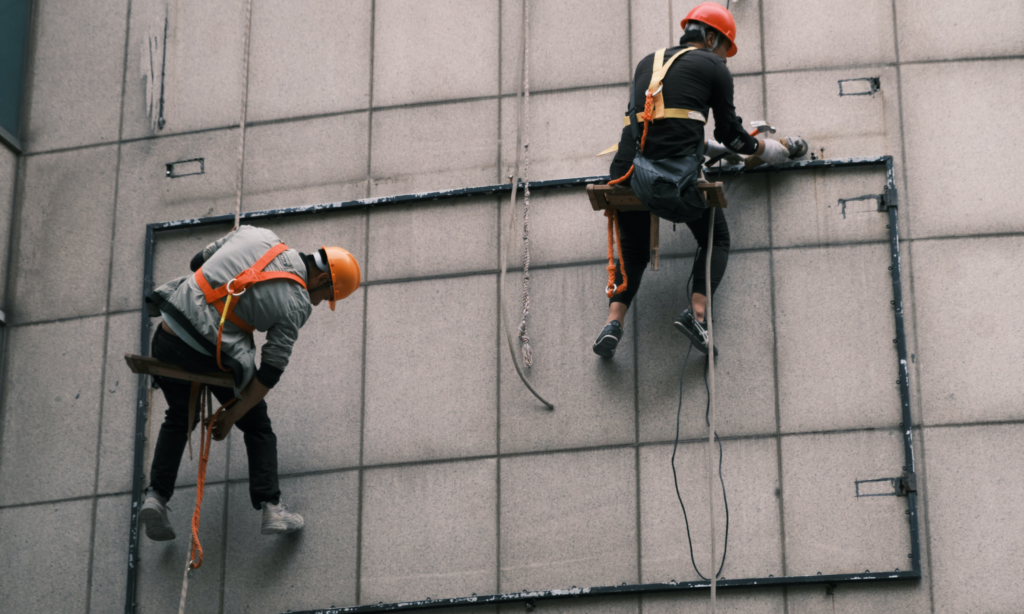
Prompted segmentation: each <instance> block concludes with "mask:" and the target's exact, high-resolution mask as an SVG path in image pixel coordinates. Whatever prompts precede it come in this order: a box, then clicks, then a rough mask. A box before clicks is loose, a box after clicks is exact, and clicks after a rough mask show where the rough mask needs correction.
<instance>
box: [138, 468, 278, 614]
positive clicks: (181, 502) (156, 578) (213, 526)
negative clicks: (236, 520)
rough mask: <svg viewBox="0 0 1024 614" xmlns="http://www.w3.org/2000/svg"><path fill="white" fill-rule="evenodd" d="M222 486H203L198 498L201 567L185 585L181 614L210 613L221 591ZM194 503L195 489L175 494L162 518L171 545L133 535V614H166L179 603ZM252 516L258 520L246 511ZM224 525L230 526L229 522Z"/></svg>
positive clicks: (255, 514) (217, 601) (222, 547)
mask: <svg viewBox="0 0 1024 614" xmlns="http://www.w3.org/2000/svg"><path fill="white" fill-rule="evenodd" d="M225 490H226V488H225V486H224V484H213V483H208V484H207V485H206V488H205V490H204V493H203V510H202V520H201V523H200V525H199V543H200V544H202V546H203V566H202V567H200V568H199V569H198V570H196V571H194V572H193V573H192V577H191V578H189V581H188V595H187V601H186V602H185V611H187V612H204V611H210V609H212V608H210V606H211V604H219V603H220V597H221V594H222V591H223V588H224V582H223V578H224V523H225V516H224V507H225V500H224V499H225ZM195 501H196V489H195V487H188V488H178V489H176V490H175V496H174V497H173V498H172V499H171V512H170V513H169V514H168V517H169V518H170V521H171V526H172V527H174V533H175V539H173V540H171V541H163V542H155V541H150V539H149V538H148V537H146V534H145V531H141V530H140V532H139V563H138V583H139V584H138V589H137V591H136V593H135V598H136V603H137V604H138V606H137V607H136V610H135V611H136V612H138V613H139V614H152V613H157V612H166V611H167V606H168V604H172V605H173V604H176V603H178V602H179V601H180V600H181V581H182V579H183V577H184V572H185V564H186V563H188V561H189V553H190V544H191V542H192V526H191V522H192V511H193V508H194V506H195ZM126 511H127V510H122V513H125V512H126ZM250 511H251V512H252V514H253V516H257V517H258V514H257V512H256V511H254V510H250ZM229 522H230V520H229Z"/></svg>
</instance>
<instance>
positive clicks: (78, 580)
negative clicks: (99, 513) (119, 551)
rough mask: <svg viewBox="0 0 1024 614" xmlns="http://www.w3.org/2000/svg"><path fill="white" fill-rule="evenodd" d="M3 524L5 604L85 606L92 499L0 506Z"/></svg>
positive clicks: (34, 608) (27, 608)
mask: <svg viewBox="0 0 1024 614" xmlns="http://www.w3.org/2000/svg"><path fill="white" fill-rule="evenodd" d="M0 526H2V527H3V528H4V530H3V531H0V547H3V549H4V552H5V558H6V559H7V560H6V563H5V564H4V567H5V573H3V574H0V594H3V596H4V609H5V610H8V609H9V610H10V611H15V612H47V611H61V612H85V608H86V603H87V600H88V590H87V588H86V587H87V583H88V577H89V556H90V553H89V534H90V531H91V526H92V501H89V500H83V501H66V502H63V503H48V504H43V505H33V506H28V507H13V508H6V509H0ZM125 536H126V537H127V533H126V534H125Z"/></svg>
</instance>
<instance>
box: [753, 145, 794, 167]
mask: <svg viewBox="0 0 1024 614" xmlns="http://www.w3.org/2000/svg"><path fill="white" fill-rule="evenodd" d="M762 142H763V143H764V151H763V152H761V153H760V154H758V156H757V157H759V158H761V160H763V161H764V163H765V164H780V163H782V162H786V161H787V160H789V150H788V149H786V147H785V145H783V144H782V143H780V142H778V141H773V140H772V139H765V140H764V141H762Z"/></svg>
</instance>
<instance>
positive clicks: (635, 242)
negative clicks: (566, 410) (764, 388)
mask: <svg viewBox="0 0 1024 614" xmlns="http://www.w3.org/2000/svg"><path fill="white" fill-rule="evenodd" d="M681 25H682V27H683V36H682V38H680V39H679V45H680V46H679V47H673V48H671V49H667V50H665V51H664V54H663V55H664V58H665V59H668V58H670V57H672V56H674V55H675V54H676V53H678V52H680V51H683V50H684V49H686V48H687V47H692V48H693V50H692V51H689V52H687V53H685V54H683V55H681V56H680V57H678V58H677V59H676V60H675V61H674V62H673V63H672V65H671V66H670V67H669V69H668V71H667V73H666V74H665V77H664V79H663V81H662V83H663V87H664V89H663V92H662V95H663V98H664V107H665V108H666V109H669V108H671V109H673V110H681V111H686V112H687V113H685V115H686V116H685V117H668V116H667V117H666V118H664V119H660V120H658V121H657V122H656V123H652V124H650V127H649V132H648V134H647V137H646V140H645V142H644V145H643V155H644V157H645V158H647V159H649V160H665V159H669V158H676V157H681V156H692V155H695V154H696V153H698V151H699V150H698V148H699V147H701V146H703V145H705V139H704V124H705V123H706V121H707V119H706V118H707V114H708V111H709V110H710V111H712V112H714V115H715V139H716V140H717V141H720V142H721V144H719V143H718V142H716V141H715V140H711V141H708V142H707V148H705V150H704V153H709V154H711V155H715V154H717V153H723V152H726V151H731V152H734V153H738V154H747V155H755V154H756V155H757V156H759V157H760V158H761V159H762V160H764V161H765V162H766V163H768V164H775V163H778V162H783V161H785V160H786V159H788V156H789V151H788V150H787V149H786V148H785V147H784V146H783V145H781V144H780V143H779V142H778V141H771V140H764V141H761V140H758V139H755V138H754V137H752V136H751V135H749V134H748V133H747V132H746V131H745V130H744V129H743V121H742V120H741V118H739V117H737V116H736V108H735V106H733V82H732V74H731V73H730V72H729V69H728V68H726V58H728V57H732V56H734V55H736V23H735V21H734V20H733V17H732V14H730V13H729V11H728V10H727V9H725V8H724V7H722V6H721V5H718V4H715V3H713V2H705V3H704V4H701V5H699V6H697V7H696V8H694V9H693V10H692V11H690V13H689V14H687V16H686V18H685V19H683V21H682V22H681ZM659 60H660V56H659ZM654 61H655V54H653V53H652V54H651V55H648V56H647V57H645V58H644V59H642V60H640V63H639V64H637V67H636V73H635V77H634V79H633V88H634V92H633V99H634V100H635V101H642V100H644V99H645V97H646V91H647V88H648V84H649V83H650V82H651V74H652V72H653V64H654ZM637 106H638V107H640V109H639V110H637V111H636V112H637V113H638V114H639V111H640V110H643V104H642V103H638V105H637ZM627 117H628V115H627ZM635 155H636V137H635V133H634V130H633V128H632V127H631V126H630V125H629V124H628V123H627V125H626V126H625V127H624V128H623V129H622V136H621V138H620V140H619V146H618V152H617V153H616V155H615V158H614V160H612V164H611V170H610V174H611V177H612V179H613V180H614V179H617V178H620V177H623V176H624V175H626V174H627V172H628V171H629V170H630V168H631V164H632V163H633V159H634V156H635ZM629 181H630V179H627V180H626V181H624V182H622V185H629ZM698 206H699V207H700V209H696V208H694V209H693V211H694V214H693V215H691V216H688V217H687V216H685V215H683V216H682V217H677V219H671V217H669V216H666V215H662V213H661V212H658V213H659V215H661V217H666V219H670V221H673V222H677V221H678V222H683V223H685V224H686V225H687V226H688V227H689V229H690V232H692V233H693V236H694V238H695V239H696V240H697V244H698V246H699V251H698V253H697V256H696V258H695V259H694V263H693V282H694V283H693V288H694V292H693V294H692V296H691V305H692V309H691V308H687V309H686V310H684V311H683V312H682V313H681V314H679V317H678V318H676V321H675V326H676V328H677V329H679V330H680V332H682V333H683V334H685V335H686V336H687V337H688V338H689V339H690V341H691V342H692V343H693V345H694V346H695V347H696V348H697V349H698V350H700V351H701V352H703V353H705V354H707V352H708V349H709V348H708V343H707V329H706V327H705V322H704V311H705V309H706V306H707V297H706V296H705V295H704V292H705V290H704V289H705V276H704V268H705V256H706V252H707V242H708V230H709V229H708V225H709V223H710V219H711V215H710V214H711V209H708V208H705V207H704V206H703V204H702V203H698ZM618 222H619V227H620V233H621V245H620V247H621V250H622V251H621V253H622V261H623V262H622V264H623V266H624V268H625V273H626V277H627V279H628V283H627V287H626V289H625V290H623V291H621V292H619V293H618V294H614V295H613V296H612V297H611V299H610V300H611V303H610V305H609V309H608V320H607V323H606V325H605V327H604V329H603V330H602V331H601V334H600V335H598V337H597V340H596V341H595V342H594V352H595V353H597V354H598V355H600V356H603V357H605V358H610V357H611V356H612V355H613V354H614V353H615V348H616V346H617V345H618V343H619V339H621V337H622V325H623V321H624V320H625V317H626V311H627V310H628V309H629V305H630V303H631V302H632V301H633V297H634V296H636V292H637V290H638V289H639V287H640V280H641V278H642V277H643V273H644V269H645V268H646V267H647V264H648V262H649V261H650V227H651V217H650V214H649V213H648V212H647V211H619V212H618ZM728 260H729V227H728V225H727V224H726V221H725V215H723V212H718V214H717V215H716V216H715V222H714V238H713V241H712V256H711V292H712V293H714V291H715V289H716V288H717V287H718V285H719V283H721V281H722V277H723V276H724V275H725V267H726V263H727V262H728ZM615 284H616V286H621V285H622V278H621V273H620V271H616V273H615Z"/></svg>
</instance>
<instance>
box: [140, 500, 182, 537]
mask: <svg viewBox="0 0 1024 614" xmlns="http://www.w3.org/2000/svg"><path fill="white" fill-rule="evenodd" d="M169 509H170V508H169V507H167V504H165V503H161V502H160V500H159V499H157V498H156V497H146V502H145V503H143V504H142V509H141V510H140V511H139V522H140V523H141V524H142V525H143V526H145V527H146V537H148V538H150V539H151V540H153V541H155V542H165V541H170V540H172V539H174V527H172V526H171V521H170V520H168V519H167V510H169Z"/></svg>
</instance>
